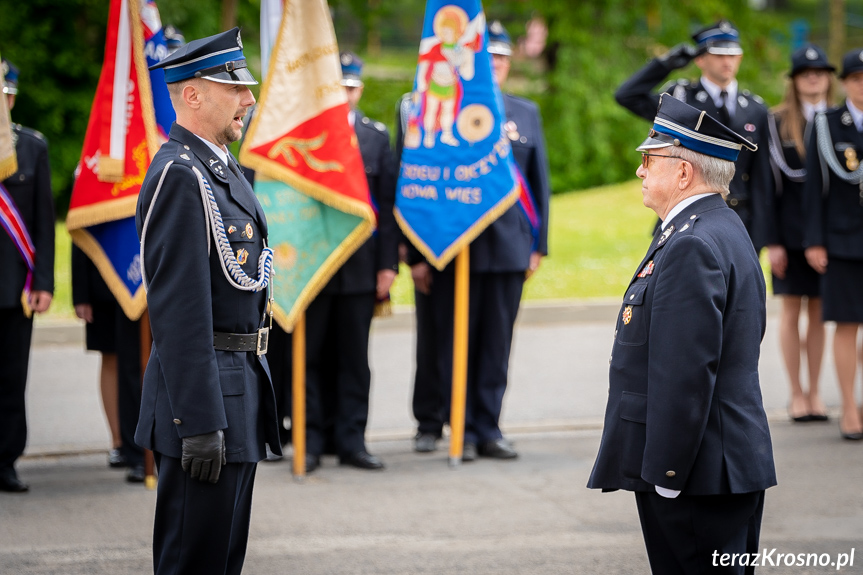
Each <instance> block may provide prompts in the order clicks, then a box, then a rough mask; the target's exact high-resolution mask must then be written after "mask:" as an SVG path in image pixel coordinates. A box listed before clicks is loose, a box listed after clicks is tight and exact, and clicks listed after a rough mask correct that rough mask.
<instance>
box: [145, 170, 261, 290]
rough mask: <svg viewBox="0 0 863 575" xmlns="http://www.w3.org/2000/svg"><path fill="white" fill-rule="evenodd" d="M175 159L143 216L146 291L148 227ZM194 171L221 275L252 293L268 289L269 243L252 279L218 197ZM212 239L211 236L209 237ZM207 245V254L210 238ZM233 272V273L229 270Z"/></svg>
mask: <svg viewBox="0 0 863 575" xmlns="http://www.w3.org/2000/svg"><path fill="white" fill-rule="evenodd" d="M173 163H174V162H173V160H172V161H170V162H168V163H167V164H166V165H165V168H164V169H163V170H162V177H161V178H159V185H158V186H156V191H155V192H154V193H153V199H152V200H151V201H150V209H149V210H148V211H147V215H146V216H145V217H144V225H143V226H142V228H141V252H140V253H141V277H142V281H143V284H144V289H145V290H146V289H149V286H148V285H147V273H146V271H145V270H144V245H145V242H146V239H147V227H148V226H149V224H150V214H152V213H153V206H154V205H155V204H156V200H157V199H158V197H159V192H160V191H161V190H162V184H163V183H164V181H165V176H166V175H167V174H168V169H169V168H170V167H171V164H173ZM192 171H193V172H195V175H196V176H198V187H199V189H200V191H201V199H202V200H203V207H204V220H205V221H206V222H207V223H206V226H207V228H209V229H210V230H211V231H212V234H213V241H214V242H215V244H216V247H217V248H218V249H219V255H220V256H221V257H220V258H219V263H220V264H221V266H222V272H223V273H224V274H225V278H226V279H227V280H228V283H230V284H231V285H232V286H234V287H235V288H237V289H239V290H243V291H252V292H257V291H261V290H263V289H266V288H267V286H268V285H269V283H270V274H271V273H272V269H273V250H272V249H270V248H269V247H266V243H265V244H264V246H265V247H264V250H263V251H262V252H261V255H260V257H259V258H258V279H257V280H253V279H251V278H250V277H249V276H248V275H246V272H244V271H243V268H242V267H241V266H240V263H239V262H238V261H237V258H236V256H235V255H234V251H233V250H232V249H231V244H230V242H229V241H228V236H227V234H225V226H224V224H223V223H222V214H221V212H220V211H219V205H218V204H217V203H216V198H215V197H214V196H213V191H212V189H210V185H209V184H208V183H207V180H206V179H204V176H203V175H202V174H201V172H200V171H199V170H198V168H196V167H195V166H192ZM207 235H208V236H209V234H207ZM206 242H207V255H209V254H210V238H209V237H207V238H206ZM229 270H230V271H229Z"/></svg>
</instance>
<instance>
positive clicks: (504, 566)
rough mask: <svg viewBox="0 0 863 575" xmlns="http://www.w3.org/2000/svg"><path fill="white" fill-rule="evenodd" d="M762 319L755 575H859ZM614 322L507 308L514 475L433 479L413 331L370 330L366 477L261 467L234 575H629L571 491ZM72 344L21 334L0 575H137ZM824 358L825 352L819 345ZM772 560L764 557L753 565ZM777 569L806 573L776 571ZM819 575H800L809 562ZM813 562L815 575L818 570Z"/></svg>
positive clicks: (439, 464) (115, 476) (466, 471)
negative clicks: (21, 421)
mask: <svg viewBox="0 0 863 575" xmlns="http://www.w3.org/2000/svg"><path fill="white" fill-rule="evenodd" d="M775 307H776V306H775V302H772V303H771V306H770V314H769V323H768V332H767V335H766V336H765V340H764V343H763V345H762V360H761V366H760V372H761V380H762V388H763V395H764V401H765V406H766V408H767V411H768V415H769V417H770V422H771V430H772V433H773V440H774V452H775V457H776V464H777V473H778V477H779V485H778V486H777V487H775V488H773V489H770V490H769V491H768V493H767V500H766V501H767V503H766V508H765V516H764V524H763V529H762V541H761V546H762V547H763V548H764V549H765V550H766V551H767V555H766V557H767V563H766V564H765V567H763V568H762V569H760V570H759V572H769V573H777V574H785V573H787V574H808V573H828V572H831V573H833V572H837V567H836V563H837V562H838V561H841V562H845V563H847V562H848V560H849V559H850V558H851V553H852V552H853V553H854V555H853V559H854V564H853V565H847V566H845V567H843V568H842V569H841V570H840V571H839V572H842V573H863V497H861V477H863V444H861V443H863V442H861V443H851V442H848V441H842V440H841V439H840V438H839V432H838V425H837V421H836V417H835V413H836V410H837V408H838V403H839V396H838V391H837V388H836V381H835V375H834V374H833V371H832V367H831V361H829V359H830V351H829V349H828V350H827V353H826V354H825V365H824V369H823V376H822V386H823V390H824V391H823V397H824V399H825V401H826V403H827V405H828V407H830V408H831V410H832V413H833V414H834V417H833V418H832V419H831V421H829V422H827V423H806V424H793V423H791V422H790V421H789V420H788V417H787V415H786V414H785V409H786V403H787V384H786V378H785V375H784V373H783V371H782V367H781V362H780V358H779V349H778V341H777V336H776V325H777V317H776V314H775ZM617 312H618V307H617V304H614V303H608V304H603V303H590V304H584V303H572V302H555V303H550V304H542V305H537V304H533V305H526V306H525V307H524V308H523V311H522V313H521V315H520V319H519V323H518V326H517V329H516V335H515V342H514V348H513V355H512V361H511V371H510V373H511V379H510V387H509V390H508V392H507V395H506V397H505V400H504V412H503V416H502V425H503V428H504V432H505V433H506V435H507V436H508V437H510V438H511V439H513V440H514V441H515V443H516V448H517V449H518V451H519V453H520V457H519V459H517V460H515V461H493V460H488V459H482V458H481V459H479V460H478V461H475V462H472V463H465V464H463V465H462V466H461V467H460V468H457V469H451V468H449V467H448V466H447V454H446V442H445V441H444V442H441V443H440V446H439V447H440V448H439V450H438V451H437V452H435V453H432V454H416V453H413V452H412V450H411V436H412V435H413V421H412V418H411V415H410V392H411V381H412V373H413V353H414V352H413V346H414V332H413V326H412V318H411V314H410V312H409V311H402V312H400V313H396V315H395V317H394V318H391V319H382V320H375V325H374V327H373V334H372V338H371V350H370V353H371V358H372V377H373V382H372V397H371V412H370V417H369V427H368V434H367V435H368V439H369V449H370V451H372V452H373V453H375V454H376V455H379V456H380V457H381V458H382V459H383V460H384V462H385V463H386V465H387V468H386V470H384V471H382V472H369V471H361V470H357V469H353V468H346V467H339V466H338V464H337V462H336V460H335V458H333V457H329V456H327V457H324V458H323V465H322V467H321V468H320V469H319V470H318V471H316V472H314V473H313V474H311V475H309V476H308V477H307V478H306V480H305V481H304V482H302V483H300V482H296V481H294V480H293V479H292V478H291V470H290V462H289V460H287V459H285V460H283V461H281V462H277V463H262V464H261V465H259V466H258V477H257V483H256V489H255V499H254V504H253V511H252V530H251V536H250V541H249V551H248V555H247V559H246V568H245V571H244V573H249V574H287V573H298V574H310V575H316V574H330V573H338V574H413V573H416V574H426V573H428V574H431V573H436V574H438V573H440V574H444V573H445V574H449V573H453V574H462V573H464V574H486V573H487V574H503V575H506V574H546V573H548V574H558V573H560V574H564V573H565V574H588V573H589V574H605V573H620V574H627V573H647V572H649V569H648V567H647V557H646V554H645V551H644V545H643V543H642V539H641V533H640V529H639V525H638V518H637V514H636V510H635V501H634V498H633V496H632V494H631V493H622V492H617V493H609V494H602V493H599V492H596V491H591V490H588V489H586V488H585V483H586V482H587V477H588V475H589V473H590V469H591V466H592V464H593V458H594V456H595V455H596V450H597V447H598V445H599V437H600V433H601V421H602V415H603V411H604V408H605V399H606V393H607V369H608V355H609V352H610V350H611V343H612V342H611V338H612V334H613V331H614V320H615V317H616V314H617ZM82 333H83V327H82V326H80V325H77V324H51V323H48V322H40V323H38V324H37V328H36V334H35V341H36V344H35V346H34V348H33V351H32V355H31V373H30V382H29V384H28V398H27V399H28V415H29V425H30V438H29V443H28V449H27V453H26V454H25V457H24V458H23V459H22V460H21V461H20V462H19V465H18V469H19V473H20V475H21V477H22V479H24V480H25V481H27V482H28V483H29V484H30V486H31V491H30V492H29V493H27V494H22V495H17V494H2V493H0V574H4V575H5V574H15V575H18V574H21V575H24V574H37V573H38V574H62V575H78V574H85V573H86V574H127V573H128V574H133V573H135V574H136V573H147V572H152V567H151V555H150V553H151V550H150V545H151V531H152V519H153V509H154V504H155V493H154V492H152V491H147V490H146V489H144V488H143V487H141V486H140V485H132V484H127V483H126V482H125V481H124V480H123V477H124V474H123V473H122V472H121V471H116V470H111V469H108V467H107V464H106V459H105V453H106V449H107V446H108V437H109V436H108V432H107V428H106V425H105V422H104V417H103V415H102V413H101V408H100V405H99V397H98V384H97V376H98V356H96V355H94V354H88V353H86V352H84V351H83V339H82ZM828 339H829V338H828ZM772 550H775V551H772ZM786 554H793V555H794V556H795V561H793V562H797V561H796V556H797V555H801V554H802V555H801V557H803V559H804V561H806V560H808V561H809V563H810V566H808V567H807V566H805V565H794V566H786V565H785V560H786V559H787V558H786V557H785V555H786ZM816 557H817V560H818V561H820V562H824V563H826V564H824V565H820V566H812V565H811V563H812V562H813V560H815V558H816ZM831 563H833V565H831Z"/></svg>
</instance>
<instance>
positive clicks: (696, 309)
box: [641, 235, 727, 490]
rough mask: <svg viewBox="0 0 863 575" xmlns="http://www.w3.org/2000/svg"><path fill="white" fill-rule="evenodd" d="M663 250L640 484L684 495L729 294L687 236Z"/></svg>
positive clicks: (702, 249)
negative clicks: (671, 473) (682, 491)
mask: <svg viewBox="0 0 863 575" xmlns="http://www.w3.org/2000/svg"><path fill="white" fill-rule="evenodd" d="M665 249H666V250H668V253H666V254H665V256H664V257H663V267H662V269H661V270H658V273H659V277H658V283H657V285H656V289H655V292H654V295H653V304H652V307H651V314H652V315H651V319H650V333H649V334H648V337H649V346H650V347H649V350H650V352H649V353H650V355H649V363H648V374H647V377H648V384H647V385H648V392H647V441H646V444H645V448H644V459H643V465H642V472H641V477H642V479H644V480H645V481H647V482H648V483H651V484H653V485H659V486H660V487H665V488H666V489H677V490H682V489H683V487H684V486H685V485H686V481H687V479H688V478H689V474H690V471H691V469H692V466H693V464H694V462H695V456H696V454H697V453H698V447H699V445H700V444H701V440H702V437H703V435H704V430H705V428H706V426H707V420H708V416H709V413H710V404H711V400H712V397H713V390H714V386H715V384H716V372H717V369H718V366H719V361H720V356H721V352H722V329H723V325H722V318H723V310H724V309H725V304H726V300H727V288H726V278H725V277H724V276H723V273H722V269H721V268H720V265H719V262H718V260H717V259H716V256H715V255H714V253H713V251H712V249H711V248H710V246H708V245H707V244H706V243H705V242H704V241H703V240H702V239H701V238H698V237H695V236H692V235H687V236H682V237H680V238H679V239H677V240H675V241H674V242H672V243H671V244H670V245H669V246H667V247H666V248H665ZM669 471H673V472H674V473H673V476H672V477H669V476H668V475H667V473H668V472H669Z"/></svg>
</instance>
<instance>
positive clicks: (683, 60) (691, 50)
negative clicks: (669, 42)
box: [659, 42, 696, 70]
mask: <svg viewBox="0 0 863 575" xmlns="http://www.w3.org/2000/svg"><path fill="white" fill-rule="evenodd" d="M695 56H696V50H695V47H694V46H692V45H690V44H687V43H685V42H684V43H682V44H678V45H677V46H675V47H674V48H672V49H671V50H669V51H668V52H666V53H665V54H663V55H662V56H660V57H659V61H660V62H662V63H664V64H665V65H666V67H668V69H669V70H677V69H678V68H683V67H684V66H686V65H687V64H689V63H690V62H691V61H692V59H693V58H695Z"/></svg>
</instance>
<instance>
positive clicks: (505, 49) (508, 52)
mask: <svg viewBox="0 0 863 575" xmlns="http://www.w3.org/2000/svg"><path fill="white" fill-rule="evenodd" d="M488 53H489V54H497V55H499V56H512V40H511V39H510V37H509V34H507V32H506V28H504V27H503V24H501V23H500V20H495V21H494V22H492V23H491V24H489V26H488Z"/></svg>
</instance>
